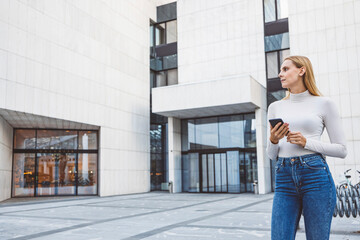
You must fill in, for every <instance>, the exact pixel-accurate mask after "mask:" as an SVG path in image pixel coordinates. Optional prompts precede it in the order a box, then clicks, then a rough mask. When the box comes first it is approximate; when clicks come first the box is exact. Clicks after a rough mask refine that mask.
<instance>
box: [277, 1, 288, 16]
mask: <svg viewBox="0 0 360 240" xmlns="http://www.w3.org/2000/svg"><path fill="white" fill-rule="evenodd" d="M287 17H289V6H288V0H277V18H278V19H282V18H287Z"/></svg>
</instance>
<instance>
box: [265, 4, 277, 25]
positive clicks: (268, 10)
mask: <svg viewBox="0 0 360 240" xmlns="http://www.w3.org/2000/svg"><path fill="white" fill-rule="evenodd" d="M264 8H265V22H272V21H276V16H275V0H264Z"/></svg>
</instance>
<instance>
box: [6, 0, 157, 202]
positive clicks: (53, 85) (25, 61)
mask: <svg viewBox="0 0 360 240" xmlns="http://www.w3.org/2000/svg"><path fill="white" fill-rule="evenodd" d="M150 17H151V18H153V19H156V7H155V5H154V4H153V3H151V2H150V1H145V0H141V1H140V0H138V1H108V0H102V1H100V0H91V1H87V0H86V1H85V0H82V1H61V0H52V1H47V0H39V1H26V0H1V1H0V108H4V109H9V110H14V111H20V112H26V113H31V114H34V115H41V116H46V117H52V118H58V119H64V120H69V121H75V122H81V123H86V124H92V125H97V126H100V127H101V136H100V140H101V141H100V168H99V169H100V173H99V174H100V195H102V196H105V195H113V194H122V193H133V192H146V191H149V190H150V182H149V179H150V174H149V168H150V165H149V163H150V153H149V145H150V137H149V124H150V123H149V122H150V121H149V102H150V101H149V92H150V89H149V87H150V86H149V18H150ZM10 124H11V123H10ZM0 161H1V162H3V161H5V162H7V161H8V159H1V160H0Z"/></svg>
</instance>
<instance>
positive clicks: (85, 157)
mask: <svg viewBox="0 0 360 240" xmlns="http://www.w3.org/2000/svg"><path fill="white" fill-rule="evenodd" d="M78 166H79V171H78V194H79V195H87V194H96V189H97V154H87V153H81V154H79V162H78Z"/></svg>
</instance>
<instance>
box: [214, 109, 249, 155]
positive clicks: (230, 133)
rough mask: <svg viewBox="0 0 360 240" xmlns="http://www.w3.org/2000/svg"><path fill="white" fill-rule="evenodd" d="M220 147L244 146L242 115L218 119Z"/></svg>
mask: <svg viewBox="0 0 360 240" xmlns="http://www.w3.org/2000/svg"><path fill="white" fill-rule="evenodd" d="M219 135H220V147H221V148H228V147H241V148H243V147H244V146H245V144H244V137H243V136H244V121H243V115H235V116H223V117H219Z"/></svg>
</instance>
